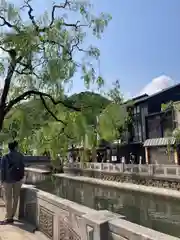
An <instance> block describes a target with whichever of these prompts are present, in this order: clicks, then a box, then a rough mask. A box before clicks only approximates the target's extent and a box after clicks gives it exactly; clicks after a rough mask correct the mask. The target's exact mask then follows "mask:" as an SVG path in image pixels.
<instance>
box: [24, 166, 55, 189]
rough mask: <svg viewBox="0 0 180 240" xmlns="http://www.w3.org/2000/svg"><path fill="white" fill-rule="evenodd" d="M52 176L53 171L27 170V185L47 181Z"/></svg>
mask: <svg viewBox="0 0 180 240" xmlns="http://www.w3.org/2000/svg"><path fill="white" fill-rule="evenodd" d="M50 174H51V171H48V170H44V169H37V168H25V179H24V181H25V182H26V183H27V184H33V185H35V184H36V183H40V182H42V181H45V180H46V179H47V178H48V177H49V176H50Z"/></svg>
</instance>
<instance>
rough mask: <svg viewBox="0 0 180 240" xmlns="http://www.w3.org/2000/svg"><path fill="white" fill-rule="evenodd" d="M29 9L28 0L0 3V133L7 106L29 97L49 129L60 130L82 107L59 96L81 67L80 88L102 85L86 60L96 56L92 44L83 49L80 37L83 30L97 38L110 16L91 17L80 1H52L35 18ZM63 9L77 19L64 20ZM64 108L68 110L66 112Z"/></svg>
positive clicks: (96, 50)
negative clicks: (0, 83) (38, 104)
mask: <svg viewBox="0 0 180 240" xmlns="http://www.w3.org/2000/svg"><path fill="white" fill-rule="evenodd" d="M34 10H35V9H34V8H33V6H32V4H31V0H25V1H24V4H22V5H19V6H15V5H13V4H12V3H11V2H10V1H6V0H3V1H1V8H0V27H1V30H2V31H1V33H0V49H1V50H2V51H3V59H2V60H1V61H0V76H1V78H2V79H4V87H3V89H2V94H1V98H0V131H2V127H3V123H4V119H5V117H6V116H7V114H8V113H9V112H10V110H11V109H12V108H13V107H15V106H17V105H18V104H19V103H20V102H23V101H27V100H31V99H37V100H41V103H42V105H43V107H44V108H45V109H46V111H47V112H48V113H49V114H50V115H51V117H52V118H53V119H54V121H56V122H57V123H53V124H54V125H55V126H54V129H56V128H57V125H58V124H59V125H61V128H60V129H61V130H62V131H63V130H64V129H65V126H67V123H66V122H65V121H66V119H68V118H70V117H72V111H76V112H77V115H78V116H79V115H80V113H81V111H82V107H80V108H79V107H75V106H74V105H73V103H72V102H71V101H69V100H68V99H67V98H66V97H65V95H64V89H65V88H67V86H69V85H71V82H72V77H73V76H74V74H75V73H76V72H77V71H80V70H81V72H82V78H83V80H84V84H85V86H86V87H88V86H90V84H91V83H93V84H94V83H95V84H97V85H98V86H101V85H102V84H103V80H102V78H101V76H96V74H95V69H94V68H93V65H92V64H91V63H90V62H93V61H92V58H93V59H95V60H97V59H98V58H99V56H100V52H99V49H97V48H96V47H93V46H89V47H88V48H84V45H85V44H84V41H85V39H86V37H87V36H88V34H93V35H94V36H95V37H97V38H100V37H101V34H102V33H103V31H104V28H105V27H106V26H107V24H108V22H109V20H110V16H109V15H108V14H104V13H101V14H100V16H97V17H96V16H95V15H94V14H93V13H92V6H91V4H88V3H87V2H84V1H83V2H82V1H80V2H77V1H71V0H64V2H63V3H61V4H55V3H54V4H52V10H51V12H44V14H43V15H42V16H35V14H34ZM65 11H66V13H67V14H68V15H71V13H73V14H74V12H76V17H77V21H75V22H70V21H68V20H67V18H66V17H65V15H64V12H65ZM25 14H26V15H27V17H28V21H27V19H26V18H25V17H24V16H25ZM87 33H88V34H87ZM68 109H70V110H72V111H70V113H68ZM20 112H21V113H22V111H20ZM26 112H27V111H26ZM74 115H75V114H74ZM74 115H73V117H74ZM76 118H77V116H76V117H75V119H76ZM33 121H34V120H33ZM56 124H57V125H56ZM16 125H18V124H17V123H16ZM21 127H22V126H21ZM43 127H44V128H45V126H43ZM58 127H59V126H58ZM39 131H40V130H39ZM38 134H39V135H41V134H40V132H38ZM32 135H33V136H34V134H32Z"/></svg>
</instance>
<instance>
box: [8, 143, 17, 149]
mask: <svg viewBox="0 0 180 240" xmlns="http://www.w3.org/2000/svg"><path fill="white" fill-rule="evenodd" d="M16 147H18V142H17V141H14V142H10V143H8V148H9V150H10V151H13V150H14V149H15V148H16Z"/></svg>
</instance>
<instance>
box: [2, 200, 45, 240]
mask: <svg viewBox="0 0 180 240" xmlns="http://www.w3.org/2000/svg"><path fill="white" fill-rule="evenodd" d="M4 214H5V209H4V204H3V202H2V200H0V220H3V219H4ZM33 231H34V228H33V227H32V226H30V225H28V224H24V223H22V222H18V221H15V222H14V224H13V225H6V226H0V240H45V239H47V238H45V237H44V236H43V235H41V234H40V233H38V232H37V233H33Z"/></svg>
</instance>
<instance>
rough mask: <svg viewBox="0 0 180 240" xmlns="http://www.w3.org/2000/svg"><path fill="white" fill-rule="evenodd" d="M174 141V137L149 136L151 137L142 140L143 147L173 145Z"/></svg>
mask: <svg viewBox="0 0 180 240" xmlns="http://www.w3.org/2000/svg"><path fill="white" fill-rule="evenodd" d="M175 143H176V139H175V138H174V137H167V138H151V139H147V140H146V141H145V142H144V147H156V146H157V147H158V146H167V145H174V144H175Z"/></svg>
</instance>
